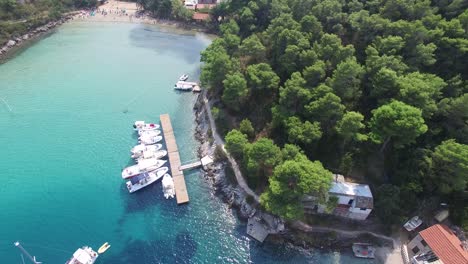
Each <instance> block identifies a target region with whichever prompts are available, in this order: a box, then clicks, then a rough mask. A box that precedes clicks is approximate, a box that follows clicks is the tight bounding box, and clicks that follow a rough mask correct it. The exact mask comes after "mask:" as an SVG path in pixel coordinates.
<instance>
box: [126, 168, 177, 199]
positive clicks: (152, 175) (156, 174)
mask: <svg viewBox="0 0 468 264" xmlns="http://www.w3.org/2000/svg"><path fill="white" fill-rule="evenodd" d="M168 170H169V168H168V167H161V168H159V169H157V170H155V171H151V172H145V173H142V174H139V175H137V176H135V177H132V178H130V180H129V181H127V183H126V185H127V189H128V191H129V192H130V193H133V192H136V191H138V190H140V189H143V188H144V187H146V186H148V185H150V184H152V183H154V182H156V181H157V180H159V179H161V178H162V177H163V175H164V174H166V172H167V171H168Z"/></svg>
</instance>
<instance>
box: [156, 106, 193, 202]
mask: <svg viewBox="0 0 468 264" xmlns="http://www.w3.org/2000/svg"><path fill="white" fill-rule="evenodd" d="M159 119H160V120H161V127H162V130H163V134H164V140H165V141H166V147H167V153H168V156H169V163H170V164H171V173H172V179H173V180H174V187H175V193H176V199H177V204H183V203H188V201H189V197H188V193H187V186H186V185H185V178H184V174H183V172H182V170H181V169H180V156H179V150H178V148H177V143H176V140H175V136H174V131H173V129H172V124H171V119H170V118H169V115H168V114H163V115H160V116H159Z"/></svg>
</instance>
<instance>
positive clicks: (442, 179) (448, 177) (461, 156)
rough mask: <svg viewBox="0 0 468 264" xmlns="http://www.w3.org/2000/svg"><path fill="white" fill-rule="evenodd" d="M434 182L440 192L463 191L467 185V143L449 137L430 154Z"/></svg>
mask: <svg viewBox="0 0 468 264" xmlns="http://www.w3.org/2000/svg"><path fill="white" fill-rule="evenodd" d="M432 161H433V170H434V172H433V174H434V177H435V182H436V183H437V186H438V187H439V190H440V192H442V193H445V194H447V193H451V192H453V191H465V190H466V188H467V187H468V145H464V144H459V143H457V142H456V141H455V140H453V139H450V140H446V141H444V142H442V143H441V144H440V145H439V146H437V147H436V148H435V151H434V153H433V155H432Z"/></svg>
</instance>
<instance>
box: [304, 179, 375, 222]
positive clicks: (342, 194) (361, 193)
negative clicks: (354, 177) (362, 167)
mask: <svg viewBox="0 0 468 264" xmlns="http://www.w3.org/2000/svg"><path fill="white" fill-rule="evenodd" d="M332 196H334V197H336V198H337V204H336V206H335V208H334V209H332V210H331V212H330V213H331V214H334V215H337V216H341V217H345V218H350V219H354V220H365V219H367V217H368V216H369V214H370V213H371V212H372V209H373V208H374V199H373V197H372V192H371V190H370V188H369V185H367V184H357V183H352V182H346V181H345V179H344V177H343V176H342V175H335V180H334V181H333V182H332V186H331V188H330V190H329V191H328V197H329V200H330V197H332ZM302 203H303V206H304V209H306V211H311V210H312V211H316V212H317V213H325V211H326V210H325V208H326V206H325V205H321V204H317V203H316V198H315V197H313V196H306V197H304V199H303V200H302Z"/></svg>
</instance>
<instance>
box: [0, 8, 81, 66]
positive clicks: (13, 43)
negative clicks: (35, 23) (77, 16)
mask: <svg viewBox="0 0 468 264" xmlns="http://www.w3.org/2000/svg"><path fill="white" fill-rule="evenodd" d="M73 14H74V13H68V14H66V15H64V16H63V17H62V18H60V19H58V20H56V21H51V22H49V23H47V24H45V25H42V26H40V27H37V28H34V29H31V30H29V31H28V33H26V34H24V35H22V36H19V37H16V38H12V39H10V40H8V41H7V42H6V43H4V45H3V46H2V47H0V59H2V57H6V56H7V54H9V53H10V52H11V51H14V50H16V49H17V48H19V47H21V46H22V45H23V44H25V43H26V42H28V41H30V40H32V39H35V38H37V37H40V36H42V35H44V34H46V33H47V32H49V31H50V30H51V29H53V28H55V27H57V26H58V25H61V24H63V23H65V22H66V21H68V20H70V19H72V18H73Z"/></svg>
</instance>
